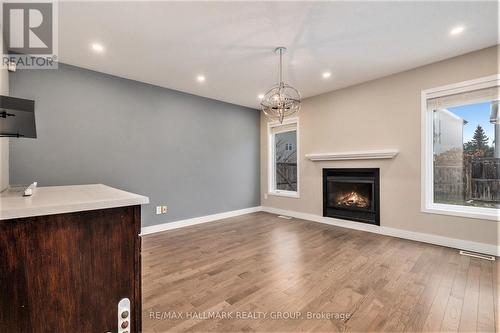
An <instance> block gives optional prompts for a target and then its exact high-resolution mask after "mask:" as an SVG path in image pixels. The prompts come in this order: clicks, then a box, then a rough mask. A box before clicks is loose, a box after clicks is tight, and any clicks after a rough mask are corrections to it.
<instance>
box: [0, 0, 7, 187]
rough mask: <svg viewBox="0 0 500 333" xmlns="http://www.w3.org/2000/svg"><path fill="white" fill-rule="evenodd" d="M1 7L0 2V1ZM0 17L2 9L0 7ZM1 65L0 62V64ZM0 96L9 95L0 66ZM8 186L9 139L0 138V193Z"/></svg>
mask: <svg viewBox="0 0 500 333" xmlns="http://www.w3.org/2000/svg"><path fill="white" fill-rule="evenodd" d="M0 5H1V1H0ZM0 17H2V9H1V6H0ZM0 54H2V55H3V30H2V27H1V26H0ZM0 63H1V62H0ZM0 66H1V68H0V95H8V94H9V72H8V71H7V68H5V67H4V66H2V65H0ZM8 185H9V139H8V138H0V191H2V190H4V189H5V188H6V187H7V186H8Z"/></svg>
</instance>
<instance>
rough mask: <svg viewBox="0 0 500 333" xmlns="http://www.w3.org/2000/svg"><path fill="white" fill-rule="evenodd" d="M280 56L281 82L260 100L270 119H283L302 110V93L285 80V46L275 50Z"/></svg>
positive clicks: (281, 121) (280, 120) (281, 120)
mask: <svg viewBox="0 0 500 333" xmlns="http://www.w3.org/2000/svg"><path fill="white" fill-rule="evenodd" d="M274 52H275V53H276V54H278V55H279V57H280V64H279V83H278V84H276V85H274V86H273V87H272V88H271V89H269V90H268V91H267V92H266V94H265V95H264V97H263V98H262V100H261V102H260V106H261V108H262V111H263V112H264V114H265V115H266V117H267V118H268V119H269V120H270V121H279V122H280V123H281V124H282V123H283V120H284V119H285V118H287V117H290V116H291V115H293V114H295V113H297V112H298V111H299V110H300V93H299V91H298V90H297V89H295V88H294V87H292V86H290V85H288V84H286V83H285V82H283V54H284V53H285V52H286V48H285V47H278V48H276V49H275V50H274Z"/></svg>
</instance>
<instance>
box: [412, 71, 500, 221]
mask: <svg viewBox="0 0 500 333" xmlns="http://www.w3.org/2000/svg"><path fill="white" fill-rule="evenodd" d="M499 99H500V89H499V78H498V77H497V76H495V77H487V78H482V79H478V80H474V81H468V82H463V83H459V84H455V85H451V86H447V87H440V88H436V89H431V90H426V91H423V92H422V108H423V112H424V114H423V116H424V122H423V125H424V126H423V133H422V134H423V135H422V137H423V149H422V152H423V159H422V160H423V172H422V177H423V178H422V185H423V191H422V194H423V197H422V209H423V210H424V211H426V212H431V213H440V214H449V215H459V216H466V217H476V218H485V219H492V220H500V112H499V111H498V105H499ZM497 143H498V144H497Z"/></svg>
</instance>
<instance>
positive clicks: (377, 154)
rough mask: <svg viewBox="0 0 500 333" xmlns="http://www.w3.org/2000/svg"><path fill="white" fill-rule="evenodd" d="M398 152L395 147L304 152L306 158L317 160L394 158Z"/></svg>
mask: <svg viewBox="0 0 500 333" xmlns="http://www.w3.org/2000/svg"><path fill="white" fill-rule="evenodd" d="M397 154H398V151H397V150H396V149H384V150H364V151H346V152H342V153H318V154H306V158H308V159H310V160H311V161H313V162H317V161H345V160H373V159H387V158H394V157H396V155H397Z"/></svg>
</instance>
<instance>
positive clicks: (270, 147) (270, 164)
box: [267, 117, 300, 199]
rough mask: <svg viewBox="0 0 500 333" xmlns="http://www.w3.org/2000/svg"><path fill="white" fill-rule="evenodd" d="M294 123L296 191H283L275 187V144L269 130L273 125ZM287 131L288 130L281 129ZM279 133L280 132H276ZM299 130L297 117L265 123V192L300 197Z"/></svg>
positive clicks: (280, 195)
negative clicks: (281, 121)
mask: <svg viewBox="0 0 500 333" xmlns="http://www.w3.org/2000/svg"><path fill="white" fill-rule="evenodd" d="M290 124H295V126H296V131H297V142H296V146H297V191H283V190H277V189H276V188H275V178H276V175H275V171H274V167H275V166H274V152H275V144H274V135H273V133H272V132H271V130H272V129H273V128H274V127H279V126H282V125H290ZM283 132H288V131H283ZM277 133H280V132H277ZM299 140H300V131H299V118H298V117H294V118H288V119H285V120H283V123H282V124H280V123H279V122H268V123H267V194H268V195H274V196H279V197H287V198H295V199H298V198H300V144H299Z"/></svg>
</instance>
